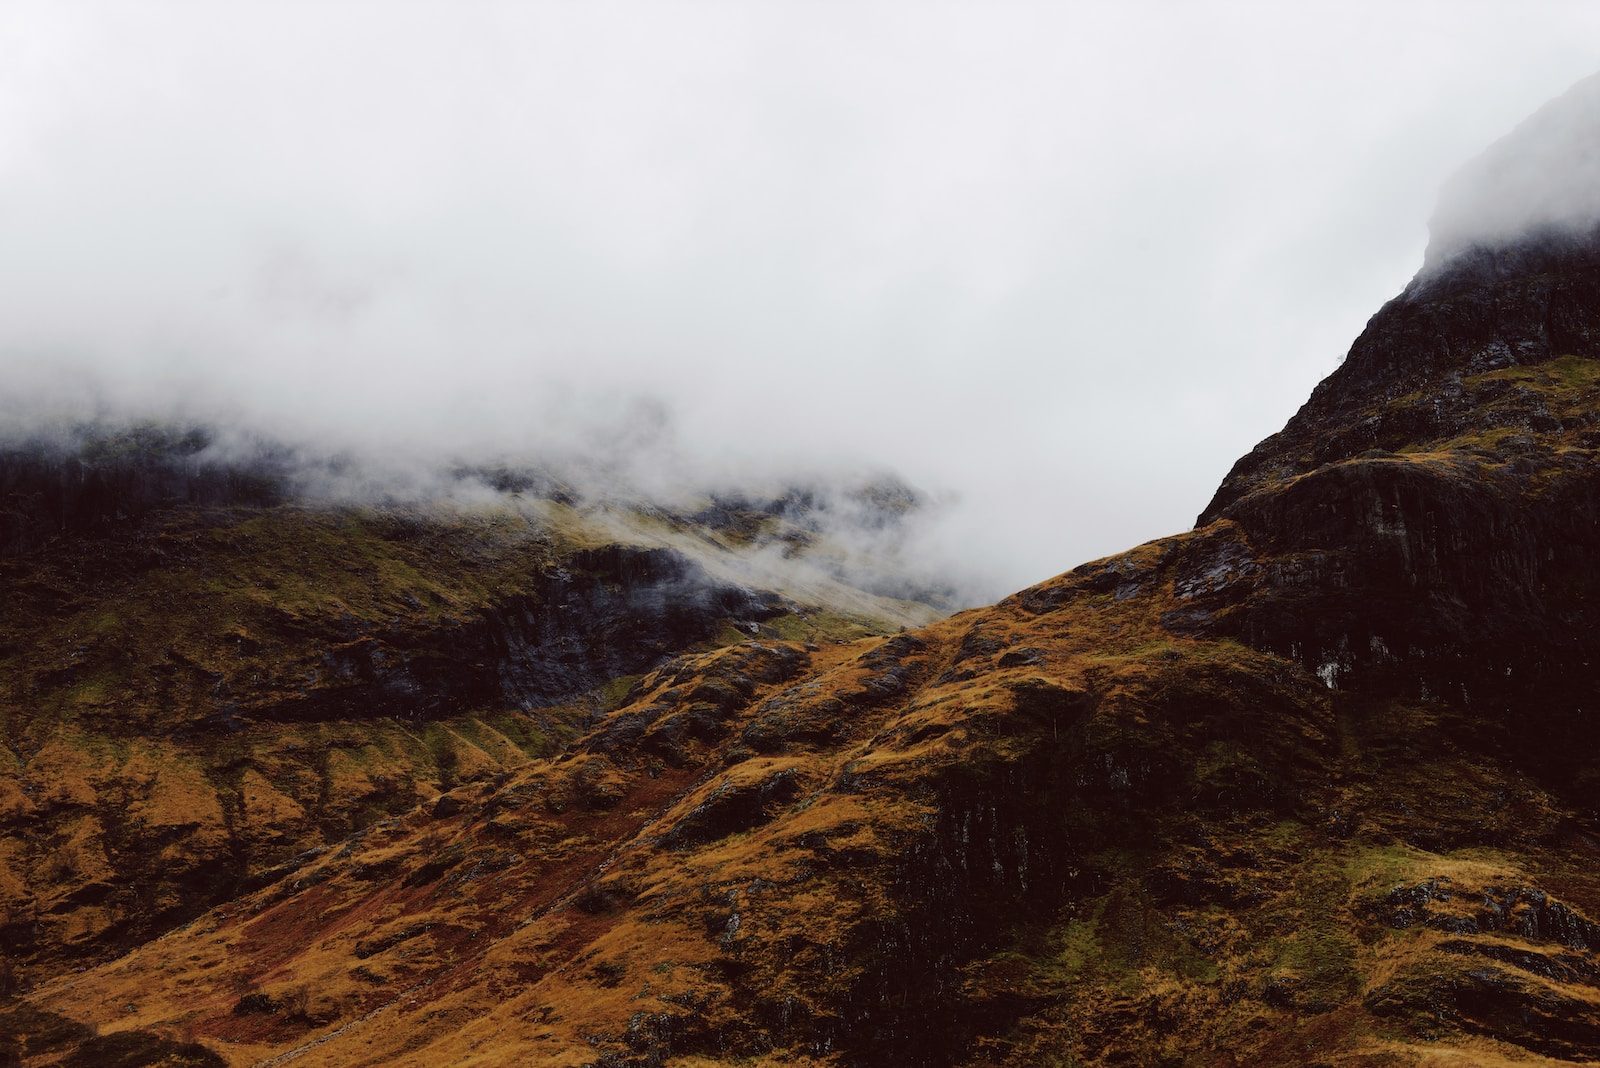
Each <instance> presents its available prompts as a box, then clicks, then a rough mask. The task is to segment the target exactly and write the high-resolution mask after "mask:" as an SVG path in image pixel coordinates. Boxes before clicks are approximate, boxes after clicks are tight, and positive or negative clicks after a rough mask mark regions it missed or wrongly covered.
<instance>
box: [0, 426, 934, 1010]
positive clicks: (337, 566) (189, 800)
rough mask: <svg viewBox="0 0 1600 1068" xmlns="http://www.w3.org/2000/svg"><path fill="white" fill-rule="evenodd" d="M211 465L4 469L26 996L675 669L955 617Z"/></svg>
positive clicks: (13, 912)
mask: <svg viewBox="0 0 1600 1068" xmlns="http://www.w3.org/2000/svg"><path fill="white" fill-rule="evenodd" d="M200 444H201V441H200V440H198V439H197V438H196V436H195V435H194V434H192V433H183V434H173V433H170V432H166V431H163V430H161V429H160V428H151V427H147V428H136V429H135V430H134V431H132V432H130V433H128V434H126V435H122V436H119V437H113V438H111V439H110V440H105V439H103V438H102V439H98V440H94V441H91V442H89V443H88V444H87V445H86V446H85V447H83V448H81V449H80V450H78V451H77V452H75V453H73V454H70V455H51V454H49V453H48V452H47V451H43V450H40V449H29V450H16V451H12V452H8V453H4V454H3V455H0V490H3V491H4V492H3V493H0V500H3V501H4V503H5V504H6V505H8V508H7V509H6V512H7V515H8V516H10V517H11V522H10V524H9V525H8V526H7V527H6V535H7V539H8V540H7V541H6V543H5V548H6V550H7V552H6V555H4V556H0V594H3V598H4V603H5V605H6V611H5V613H4V615H3V616H0V730H3V736H4V738H5V742H6V745H5V748H4V749H3V750H0V829H3V832H4V838H3V839H0V935H3V939H4V945H5V951H6V956H5V962H4V964H5V967H4V969H3V972H4V975H3V976H0V979H3V981H0V987H4V988H6V989H7V990H8V991H9V990H10V989H12V988H14V987H16V986H19V985H21V984H23V983H30V982H36V981H38V980H39V979H42V978H43V977H45V976H48V975H50V974H53V973H54V972H55V971H57V970H59V969H60V968H62V967H64V966H67V965H69V964H78V963H81V962H83V961H85V960H94V959H101V958H104V957H106V956H109V955H113V954H115V953H117V952H121V951H124V950H126V949H127V948H129V947H131V946H134V945H137V944H139V943H141V942H143V941H145V940H147V939H149V938H150V937H152V936H154V935H155V934H159V933H160V932H162V931H164V930H167V929H169V928H171V927H172V926H174V925H176V924H178V923H181V922H183V921H185V920H187V919H189V918H191V917H193V916H195V915H196V914H198V913H199V912H201V911H203V910H204V909H205V908H207V907H209V906H211V905H214V904H217V903H218V902H221V901H226V900H229V899H231V898H232V897H234V896H235V895H236V894H238V893H240V892H242V891H244V890H248V889H250V888H252V887H254V886H259V885H262V884H263V883H265V882H271V881H272V880H274V879H276V878H277V877H279V876H280V875H281V874H283V872H284V871H285V870H288V869H285V868H282V867H281V866H282V865H284V864H286V863H288V864H291V865H292V864H295V863H304V861H305V860H306V858H307V857H309V856H312V855H315V854H316V853H317V852H318V851H320V850H323V849H326V848H327V847H328V846H329V845H330V844H333V843H337V842H339V841H342V840H343V839H344V838H346V836H348V835H349V834H351V833H352V832H355V831H358V830H360V829H361V828H363V827H366V826H368V825H370V824H371V823H372V822H373V821H375V820H378V819H380V818H383V817H385V816H389V815H393V814H395V813H400V812H404V811H406V810H408V809H410V808H412V807H413V806H415V805H416V804H418V803H419V802H420V801H423V800H426V799H430V798H432V797H434V796H436V795H437V794H438V793H439V791H440V790H442V789H449V788H450V787H452V786H454V785H456V784H458V783H461V782H474V781H481V780H484V779H486V778H490V777H492V776H495V775H502V774H505V773H507V772H509V771H510V770H511V769H514V768H516V767H519V766H522V765H524V764H526V763H527V762H529V761H530V760H532V759H535V758H538V757H542V756H545V755H548V754H550V753H551V752H554V751H556V750H558V749H559V748H560V746H561V745H562V744H563V743H564V742H565V741H567V740H569V739H571V738H573V737H575V736H577V735H578V734H580V733H582V731H583V730H584V728H585V726H586V724H587V723H589V722H590V721H591V720H592V719H593V717H594V716H595V715H596V714H597V713H599V712H601V711H603V710H605V709H607V708H609V707H612V706H613V705H615V703H616V702H617V700H618V698H619V697H620V696H621V694H622V693H623V692H625V690H626V689H627V686H628V685H629V683H630V682H631V680H632V678H633V677H634V676H636V675H637V674H639V673H640V672H643V671H647V670H649V669H651V668H653V667H655V666H656V665H657V664H659V663H661V662H662V661H663V660H664V659H667V658H668V657H670V656H674V655H677V654H679V653H681V652H683V651H685V650H688V649H692V648H703V647H711V646H715V645H719V644H724V643H726V642H729V641H738V640H742V639H744V638H748V637H749V636H750V635H751V634H752V633H767V634H771V635H786V636H791V637H793V636H804V635H826V636H829V637H837V636H858V635H861V634H865V633H876V632H883V631H892V630H894V629H896V628H897V627H899V626H902V625H904V624H906V623H914V622H918V621H926V620H927V619H930V618H933V617H935V616H936V615H937V612H935V611H934V610H932V609H930V608H928V607H927V606H925V605H919V604H912V603H904V602H896V601H892V600H889V599H886V598H882V597H877V596H874V595H871V594H867V593H864V592H862V591H858V590H852V589H849V588H848V587H846V586H844V585H843V584H841V583H838V582H837V581H831V580H829V579H827V578H826V577H825V576H821V577H814V578H813V579H812V580H810V581H808V582H807V583H806V584H804V588H796V589H785V590H783V591H782V592H779V591H778V590H775V589H772V588H763V587H761V586H759V585H755V584H753V583H751V582H750V581H749V580H750V578H751V576H750V575H748V574H742V573H741V569H740V565H741V563H742V561H743V557H741V556H740V555H739V553H738V552H736V551H734V550H735V548H736V547H735V546H732V545H731V543H727V542H725V541H723V540H719V536H718V535H717V534H716V532H715V531H713V530H711V529H710V528H708V527H705V526H704V525H701V524H696V523H693V522H689V521H686V520H682V519H677V518H674V517H672V516H670V515H666V514H647V513H644V512H641V511H638V510H636V509H635V510H628V509H622V510H618V509H594V508H587V507H581V506H579V505H577V503H576V502H575V501H573V500H572V498H570V497H567V496H565V495H562V494H560V493H556V492H550V491H548V490H547V491H546V495H544V496H539V495H536V494H533V493H523V494H521V495H519V496H517V497H516V498H503V499H500V500H499V501H497V502H495V503H491V504H487V505H473V506H470V507H468V506H444V505H440V506H433V507H427V508H417V507H410V508H395V507H389V508H377V507H359V508H358V507H332V506H328V505H307V504H301V503H296V502H295V499H294V498H293V496H292V495H291V494H290V493H288V492H287V491H286V487H285V486H284V485H283V483H282V479H281V475H280V473H278V472H275V471H273V470H272V469H271V468H270V467H267V468H265V469H263V468H262V467H261V466H259V465H257V466H255V467H252V468H248V469H241V468H240V467H238V466H237V465H234V466H228V465H216V466H211V467H208V466H206V465H204V464H196V463H195V462H194V461H193V456H194V455H195V453H196V452H197V450H198V447H199V445H200ZM762 577H765V578H771V577H774V576H773V575H765V576H762ZM296 858H298V859H296Z"/></svg>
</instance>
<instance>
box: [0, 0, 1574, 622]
mask: <svg viewBox="0 0 1600 1068" xmlns="http://www.w3.org/2000/svg"><path fill="white" fill-rule="evenodd" d="M1537 6H1538V7H1539V8H1540V9H1541V10H1540V11H1539V13H1538V14H1537V16H1533V15H1530V14H1529V12H1528V11H1527V10H1526V6H1520V7H1517V8H1515V9H1513V8H1511V7H1509V6H1506V5H1496V4H1463V3H1459V2H1455V3H1444V2H1440V3H1423V2H1413V3H1400V4H1391V5H1384V6H1383V8H1382V10H1381V13H1380V12H1379V10H1378V9H1377V8H1368V7H1365V6H1363V5H1351V4H1348V3H1310V4H1296V5H1281V4H1268V3H1256V4H1206V5H1182V6H1179V5H1166V4H1139V3H1117V4H1110V3H1108V4H1073V5H1065V4H1037V5H1036V4H1023V3H984V4H976V3H974V4H965V3H937V2H935V3H922V2H916V3H913V2H909V0H907V2H897V3H870V2H869V3H860V4H838V5H835V4H829V3H823V4H815V3H737V4H733V3H730V4H720V3H654V2H651V3H646V2H635V3H606V2H594V3H584V4H567V3H505V4H498V3H489V2H478V3H435V4H408V3H398V2H393V0H384V2H378V0H372V2H343V3H335V4H319V5H313V4H281V5H238V4H230V5H215V4H206V3H181V2H175V0H167V2H155V3H147V4H141V5H126V4H113V3H105V4H95V3H87V2H70V0H68V2H63V0H52V2H49V3H37V4H35V3H28V2H18V0H12V2H9V3H7V4H5V5H4V6H3V7H0V55H3V56H4V57H5V60H4V63H3V64H0V294H3V298H0V430H3V431H4V432H5V436H6V437H8V438H15V437H17V436H19V435H23V436H25V435H28V434H32V433H34V432H36V431H39V430H40V429H42V428H43V429H49V428H56V429H59V428H60V427H61V426H63V425H66V424H70V423H71V422H72V421H74V420H80V419H84V418H93V417H101V418H109V419H111V420H113V421H115V420H123V419H139V418H156V419H181V420H198V421H201V422H204V423H207V424H210V425H215V426H219V427H221V428H223V429H224V431H225V432H226V433H225V434H224V437H225V438H226V437H228V436H230V435H236V436H238V437H239V438H240V439H248V438H249V437H250V436H251V435H254V434H261V435H266V436H267V437H270V438H272V439H274V440H277V441H284V442H290V443H292V444H294V445H295V446H296V447H298V448H301V449H303V450H309V451H310V452H313V453H327V454H333V453H339V454H341V455H346V456H350V457H357V458H360V461H359V462H360V463H361V464H362V465H363V467H362V470H363V471H364V472H365V473H364V475H363V481H362V484H363V485H364V486H365V487H366V488H365V489H363V490H361V491H360V492H371V491H372V490H373V487H374V486H375V485H377V486H387V487H389V488H390V489H394V488H396V487H413V488H414V489H415V488H417V487H421V488H420V489H416V491H417V492H429V491H428V490H427V489H426V487H428V486H429V485H430V484H431V483H430V482H429V479H430V478H431V474H430V473H431V472H435V471H437V470H441V469H445V468H448V467H450V465H452V464H456V463H459V462H478V461H488V460H493V459H497V458H505V457H517V456H532V457H556V456H559V457H562V458H564V459H575V460H576V461H579V462H581V463H582V464H583V465H584V466H585V468H586V469H587V470H591V471H594V472H604V473H605V477H606V478H613V477H625V479H626V481H627V483H628V484H629V485H630V486H633V487H639V488H642V489H643V490H646V491H648V492H650V493H652V494H659V495H663V496H670V495H672V494H684V493H689V492H698V491H701V490H703V489H706V488H727V487H736V486H748V485H757V484H759V485H781V484H784V483H786V482H789V481H793V480H795V479H801V478H803V479H811V480H821V481H822V482H828V481H830V480H836V481H841V482H851V483H852V484H854V483H856V482H859V481H860V480H861V479H862V478H871V477H875V475H876V473H877V472H880V471H883V470H892V471H895V472H897V473H898V474H899V475H900V476H901V477H903V478H904V479H905V480H906V481H907V482H909V483H910V484H912V485H914V486H916V487H918V488H919V489H920V490H921V491H922V492H923V494H924V496H925V497H926V498H927V500H928V501H929V506H928V507H926V508H924V509H923V510H922V514H923V516H924V519H923V520H922V521H921V522H920V524H919V525H918V526H917V529H916V531H915V534H914V536H913V538H912V541H911V551H913V552H915V553H916V554H917V555H918V557H919V566H920V567H921V568H922V569H923V570H924V571H926V572H928V573H933V574H940V575H944V576H948V581H950V582H951V583H952V584H955V585H958V586H959V587H960V589H961V591H962V593H961V598H962V599H964V600H969V601H977V600H986V599H990V598H993V597H995V596H998V595H1001V594H1003V593H1005V592H1007V591H1008V590H1011V589H1014V588H1017V587H1020V586H1023V585H1025V584H1028V583H1031V582H1033V581H1037V580H1039V579H1042V578H1044V577H1046V576H1048V575H1050V574H1053V573H1055V572H1058V571H1060V570H1063V569H1065V568H1067V567H1070V566H1072V565H1075V564H1077V563H1079V562H1081V561H1083V560H1085V559H1088V558H1091V557H1094V556H1097V555H1101V554H1104V553H1108V552H1111V551H1115V550H1118V549H1121V548H1123V547H1126V546H1128V545H1130V544H1133V543H1135V542H1138V541H1142V540H1145V539H1147V538H1151V537H1156V536H1159V535H1162V534H1167V533H1171V532H1173V531H1176V530H1179V529H1182V528H1184V527H1186V526H1187V525H1188V524H1189V523H1190V522H1191V521H1192V518H1193V516H1194V515H1195V513H1196V512H1198V511H1199V509H1200V508H1201V506H1202V505H1203V504H1204V503H1205V501H1206V499H1207V498H1208V497H1209V495H1210V493H1211V491H1212V489H1213V488H1214V487H1215V485H1216V483H1217V482H1218V481H1219V480H1220V479H1221V477H1222V475H1223V474H1224V473H1225V472H1226V470H1227V468H1228V466H1229V465H1230V464H1231V462H1232V461H1233V460H1234V459H1235V458H1236V457H1237V456H1238V455H1239V454H1241V453H1243V452H1245V451H1247V450H1248V449H1249V448H1250V446H1251V445H1253V444H1254V443H1255V442H1256V441H1257V440H1258V439H1260V438H1261V437H1263V436H1265V435H1266V434H1268V433H1270V432H1272V431H1273V430H1275V429H1277V428H1278V427H1279V426H1280V425H1281V424H1282V423H1283V421H1284V420H1285V419H1286V418H1287V417H1288V416H1289V415H1290V414H1291V413H1292V412H1293V411H1294V409H1295V408H1296V407H1297V406H1298V405H1299V403H1300V402H1301V401H1302V400H1303V398H1304V396H1305V395H1306V394H1307V393H1308V392H1309V390H1310V388H1311V386H1312V385H1313V384H1314V383H1315V382H1316V381H1317V380H1318V379H1319V378H1320V377H1322V376H1323V375H1324V374H1326V373H1327V372H1328V371H1330V370H1331V369H1332V368H1333V367H1334V366H1335V365H1336V364H1337V361H1338V359H1339V357H1340V356H1341V355H1342V354H1343V353H1344V351H1345V350H1346V348H1347V347H1348V345H1349V342H1350V341H1351V340H1352V339H1353V338H1354V336H1355V334H1356V333H1357V332H1358V331H1359V330H1360V328H1361V326H1362V324H1363V323H1364V322H1365V320H1366V319H1367V317H1368V316H1370V315H1371V314H1372V313H1373V312H1374V311H1376V310H1377V308H1378V306H1379V305H1380V304H1381V303H1382V301H1383V300H1384V299H1386V298H1387V297H1389V296H1391V295H1392V294H1393V293H1395V292H1397V291H1398V290H1399V289H1400V288H1401V287H1402V286H1403V285H1404V283H1405V281H1406V279H1407V278H1408V277H1409V276H1410V275H1411V274H1412V273H1413V272H1414V271H1415V270H1416V269H1417V267H1418V266H1419V264H1420V263H1421V261H1422V253H1423V248H1424V245H1425V244H1426V240H1427V229H1426V224H1427V221H1428V218H1429V216H1430V213H1431V212H1432V210H1433V206H1434V202H1435V196H1436V192H1437V190H1438V188H1439V186H1440V183H1441V182H1442V181H1443V180H1444V179H1445V178H1446V177H1447V176H1448V175H1449V174H1451V173H1452V172H1453V171H1454V170H1455V169H1456V168H1457V167H1458V166H1459V165H1460V164H1461V163H1462V162H1463V161H1464V160H1467V159H1468V158H1469V157H1472V156H1474V155H1475V154H1477V153H1479V152H1480V151H1481V150H1482V149H1483V148H1484V147H1485V146H1487V145H1488V144H1489V143H1490V142H1492V141H1493V140H1494V139H1495V138H1497V137H1499V136H1500V135H1501V134H1503V133H1505V132H1506V131H1507V130H1509V129H1510V128H1511V127H1512V126H1513V125H1514V124H1515V123H1516V122H1517V121H1518V120H1519V119H1521V118H1522V117H1524V116H1525V115H1527V114H1528V113H1530V112H1532V111H1533V110H1534V109H1535V108H1536V107H1538V105H1539V104H1541V103H1542V102H1543V101H1545V100H1547V99H1549V98H1550V97H1553V96H1555V95H1556V94H1558V93H1560V92H1561V91H1563V90H1565V89H1566V88H1567V87H1568V86H1569V85H1570V84H1572V83H1573V82H1575V81H1577V80H1578V79H1579V78H1581V77H1583V76H1585V75H1587V74H1589V73H1590V72H1591V69H1592V65H1593V63H1594V59H1593V56H1592V48H1591V43H1592V42H1593V41H1595V40H1597V39H1600V8H1597V7H1596V6H1594V5H1591V4H1584V3H1548V4H1541V5H1537ZM1526 184H1527V183H1525V182H1524V183H1523V185H1521V186H1518V185H1517V183H1516V181H1508V183H1504V185H1505V187H1506V188H1525V187H1526ZM1519 195H1521V194H1519ZM1470 213H1474V214H1473V217H1475V218H1476V217H1483V214H1482V211H1481V209H1480V208H1478V207H1473V208H1471V212H1470ZM1513 214H1514V213H1513ZM1494 218H1495V219H1496V220H1497V225H1499V222H1498V220H1499V218H1500V217H1499V215H1495V216H1494ZM1507 225H1515V223H1512V224H1507ZM1470 237H1471V235H1468V238H1469V239H1470ZM597 477H598V476H597ZM349 492H356V491H354V490H350V491H349Z"/></svg>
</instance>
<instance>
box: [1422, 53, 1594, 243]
mask: <svg viewBox="0 0 1600 1068" xmlns="http://www.w3.org/2000/svg"><path fill="white" fill-rule="evenodd" d="M1597 226H1600V74H1594V75H1591V76H1590V77H1588V78H1585V79H1584V80H1583V81H1581V82H1579V83H1578V84H1577V85H1575V86H1573V87H1572V88H1571V89H1569V90H1567V91H1566V92H1565V93H1563V94H1562V95H1561V96H1560V97H1558V98H1556V99H1555V100H1552V101H1550V102H1549V103H1548V104H1546V105H1545V106H1544V107H1542V108H1540V109H1539V110H1538V111H1537V112H1535V113H1534V114H1533V115H1532V116H1530V117H1529V118H1527V119H1526V120H1524V121H1523V122H1522V123H1520V124H1519V125H1518V126H1517V128H1516V129H1515V130H1513V131H1511V133H1509V134H1507V135H1506V136H1505V137H1503V138H1501V139H1500V140H1499V141H1496V142H1495V143H1494V144H1493V145H1491V146H1490V147H1489V148H1488V149H1487V150H1486V151H1485V152H1484V153H1483V154H1482V155H1480V156H1478V157H1477V158H1476V159H1474V160H1472V161H1471V162H1470V163H1468V164H1467V165H1466V166H1464V167H1463V168H1461V170H1460V171H1458V172H1457V173H1456V174H1455V176H1454V177H1452V178H1451V179H1450V180H1449V182H1447V183H1446V184H1445V186H1444V189H1443V190H1442V191H1441V193H1440V196H1439V207H1438V210H1437V211H1435V212H1434V216H1433V220H1432V222H1431V223H1430V224H1429V231H1430V238H1429V241H1428V253H1427V266H1428V267H1429V268H1430V269H1431V268H1438V267H1442V266H1445V265H1446V264H1448V263H1449V261H1450V260H1451V259H1453V258H1454V257H1456V256H1459V255H1462V254H1463V253H1467V252H1470V251H1472V250H1473V249H1490V250H1492V249H1494V248H1497V247H1501V246H1506V245H1512V244H1516V243H1517V242H1518V241H1520V240H1523V239H1527V238H1554V239H1558V240H1559V239H1562V238H1567V239H1575V238H1581V237H1584V236H1587V234H1588V233H1589V231H1591V230H1593V229H1595V228H1596V227H1597Z"/></svg>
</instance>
